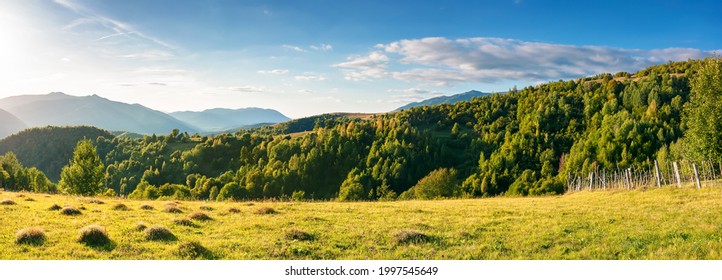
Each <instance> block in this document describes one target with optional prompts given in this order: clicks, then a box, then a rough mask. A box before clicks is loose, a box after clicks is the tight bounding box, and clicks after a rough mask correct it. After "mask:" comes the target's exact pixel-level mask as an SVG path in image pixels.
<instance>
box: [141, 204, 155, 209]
mask: <svg viewBox="0 0 722 280" xmlns="http://www.w3.org/2000/svg"><path fill="white" fill-rule="evenodd" d="M140 209H142V210H153V209H155V208H153V206H150V204H142V205H140Z"/></svg>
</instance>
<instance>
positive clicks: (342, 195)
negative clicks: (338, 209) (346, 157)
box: [338, 168, 366, 201]
mask: <svg viewBox="0 0 722 280" xmlns="http://www.w3.org/2000/svg"><path fill="white" fill-rule="evenodd" d="M365 198H366V192H365V191H364V186H363V185H361V175H359V174H358V169H356V168H354V169H353V170H351V172H349V174H348V176H346V179H345V180H344V181H343V183H341V188H340V189H339V190H338V199H339V200H341V201H351V200H363V199H365Z"/></svg>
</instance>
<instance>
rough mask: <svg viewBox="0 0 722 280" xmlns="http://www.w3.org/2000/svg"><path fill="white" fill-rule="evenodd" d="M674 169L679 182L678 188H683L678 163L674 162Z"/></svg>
mask: <svg viewBox="0 0 722 280" xmlns="http://www.w3.org/2000/svg"><path fill="white" fill-rule="evenodd" d="M672 167H673V168H674V178H675V179H676V180H677V188H680V189H681V188H682V182H681V181H680V179H679V167H677V162H676V161H675V162H672Z"/></svg>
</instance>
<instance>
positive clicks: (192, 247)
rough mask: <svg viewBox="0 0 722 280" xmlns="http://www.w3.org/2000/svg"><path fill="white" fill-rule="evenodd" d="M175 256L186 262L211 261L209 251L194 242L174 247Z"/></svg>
mask: <svg viewBox="0 0 722 280" xmlns="http://www.w3.org/2000/svg"><path fill="white" fill-rule="evenodd" d="M175 254H176V255H177V256H178V257H180V258H182V259H188V260H197V259H212V254H211V251H209V250H208V249H206V247H203V245H201V244H200V243H198V242H195V241H189V242H183V243H181V244H180V245H178V247H176V249H175Z"/></svg>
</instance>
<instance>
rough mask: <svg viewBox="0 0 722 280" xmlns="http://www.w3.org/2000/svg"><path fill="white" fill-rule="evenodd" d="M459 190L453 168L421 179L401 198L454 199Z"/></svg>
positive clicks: (441, 170)
mask: <svg viewBox="0 0 722 280" xmlns="http://www.w3.org/2000/svg"><path fill="white" fill-rule="evenodd" d="M458 189H459V186H458V183H457V181H456V170H455V169H453V168H452V169H448V168H439V169H436V170H434V171H431V172H430V173H429V174H428V175H426V177H424V178H421V180H419V182H418V183H416V185H415V186H413V187H411V188H410V189H409V190H407V191H406V192H404V193H402V195H401V197H400V198H403V199H408V198H416V199H435V198H440V197H453V196H457V195H458Z"/></svg>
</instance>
